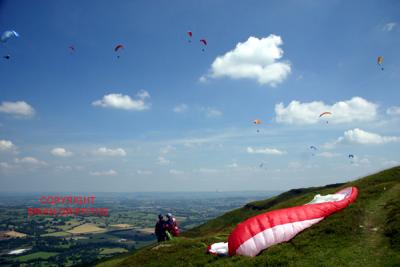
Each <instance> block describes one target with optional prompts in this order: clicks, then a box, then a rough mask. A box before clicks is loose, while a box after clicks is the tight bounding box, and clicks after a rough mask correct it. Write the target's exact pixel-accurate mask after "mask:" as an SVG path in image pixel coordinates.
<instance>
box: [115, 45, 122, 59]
mask: <svg viewBox="0 0 400 267" xmlns="http://www.w3.org/2000/svg"><path fill="white" fill-rule="evenodd" d="M123 49H125V46H124V45H123V44H117V45H116V46H115V47H114V52H116V53H118V52H119V51H121V50H123ZM117 58H119V55H117Z"/></svg>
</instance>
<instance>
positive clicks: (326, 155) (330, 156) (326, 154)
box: [317, 151, 340, 158]
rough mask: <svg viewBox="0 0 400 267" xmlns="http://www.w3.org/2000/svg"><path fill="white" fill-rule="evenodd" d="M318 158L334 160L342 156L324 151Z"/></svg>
mask: <svg viewBox="0 0 400 267" xmlns="http://www.w3.org/2000/svg"><path fill="white" fill-rule="evenodd" d="M317 156H318V157H324V158H334V157H338V156H340V154H339V153H332V152H328V151H324V152H321V153H318V154H317Z"/></svg>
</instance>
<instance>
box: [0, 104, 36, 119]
mask: <svg viewBox="0 0 400 267" xmlns="http://www.w3.org/2000/svg"><path fill="white" fill-rule="evenodd" d="M0 112H3V113H7V114H10V115H13V116H16V117H32V116H33V115H34V114H35V110H34V109H33V108H32V107H31V106H30V105H29V104H28V103H26V102H25V101H16V102H2V103H1V105H0Z"/></svg>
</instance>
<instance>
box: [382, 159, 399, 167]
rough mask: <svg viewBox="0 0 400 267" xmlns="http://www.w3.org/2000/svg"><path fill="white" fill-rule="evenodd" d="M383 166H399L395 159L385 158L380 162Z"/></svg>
mask: <svg viewBox="0 0 400 267" xmlns="http://www.w3.org/2000/svg"><path fill="white" fill-rule="evenodd" d="M382 165H383V166H387V167H394V166H400V161H397V160H386V161H384V162H382Z"/></svg>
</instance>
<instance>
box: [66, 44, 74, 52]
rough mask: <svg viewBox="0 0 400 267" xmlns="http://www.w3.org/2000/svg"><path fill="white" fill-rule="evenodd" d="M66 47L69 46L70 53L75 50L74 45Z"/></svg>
mask: <svg viewBox="0 0 400 267" xmlns="http://www.w3.org/2000/svg"><path fill="white" fill-rule="evenodd" d="M68 48H69V51H70V52H71V53H73V52H75V46H73V45H70V46H68Z"/></svg>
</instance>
